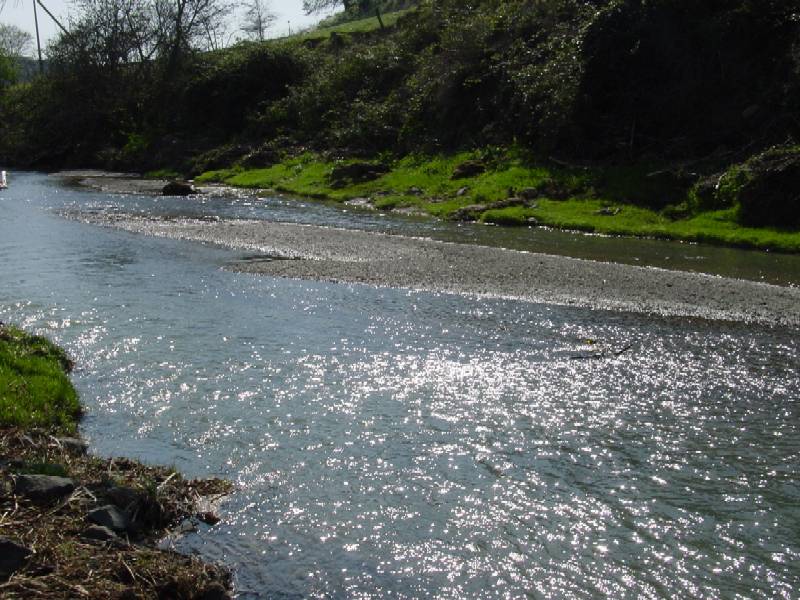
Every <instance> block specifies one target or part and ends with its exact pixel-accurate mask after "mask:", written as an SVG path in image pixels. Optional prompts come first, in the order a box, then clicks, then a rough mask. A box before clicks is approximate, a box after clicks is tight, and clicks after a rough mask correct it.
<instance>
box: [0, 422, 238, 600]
mask: <svg viewBox="0 0 800 600" xmlns="http://www.w3.org/2000/svg"><path fill="white" fill-rule="evenodd" d="M61 468H63V470H64V471H66V473H67V474H68V476H69V477H71V478H72V479H73V480H74V481H75V484H76V489H75V491H74V492H73V493H72V494H71V495H70V496H69V497H66V498H64V499H62V500H60V501H58V502H56V503H54V504H51V505H47V506H39V505H36V504H34V503H32V502H30V501H28V500H27V499H25V498H21V497H19V496H16V495H15V494H14V493H13V491H12V490H13V480H14V477H15V476H16V474H17V473H19V472H31V471H36V470H44V471H54V470H55V471H57V470H60V469H61ZM120 486H123V487H125V488H129V489H131V490H134V491H135V492H136V494H137V498H138V499H139V501H138V502H137V505H136V506H137V508H136V510H135V514H134V516H133V517H132V520H133V521H134V522H135V523H136V525H137V528H136V531H135V533H133V534H129V536H128V537H124V536H123V537H121V538H120V539H119V540H114V541H112V542H99V541H93V540H88V539H86V538H84V537H83V535H82V534H83V532H84V531H85V530H86V528H87V527H88V526H89V523H88V521H87V519H86V515H87V513H88V512H89V511H90V510H92V509H93V508H96V507H98V506H102V505H105V504H112V503H113V499H112V496H110V495H109V492H110V491H111V490H113V489H115V488H119V487H120ZM229 490H230V484H228V483H227V482H223V481H220V480H202V481H188V480H185V479H183V478H182V477H181V476H180V475H179V474H177V473H176V472H174V471H172V470H170V469H166V468H162V467H150V466H146V465H142V464H141V463H138V462H135V461H132V460H128V459H119V458H117V459H107V460H103V459H98V458H95V457H91V456H86V455H83V454H80V453H71V452H70V450H68V449H67V448H66V447H64V446H63V445H62V444H60V443H59V441H58V440H57V439H56V438H55V437H53V436H51V435H50V434H48V433H47V432H45V431H43V430H21V429H9V428H6V429H0V537H5V538H8V539H11V540H14V541H16V542H18V543H21V544H22V545H24V546H26V547H27V548H29V549H31V550H32V551H33V554H32V556H31V557H30V559H29V560H28V562H27V564H26V566H25V567H23V569H21V570H20V571H18V572H17V573H15V574H14V575H12V577H11V578H10V579H9V580H8V581H7V582H5V583H0V597H2V598H175V599H192V598H207V599H210V598H225V597H228V596H227V592H226V590H227V589H229V586H230V581H229V574H228V573H227V571H226V570H225V569H223V568H221V567H218V566H215V565H209V564H205V563H202V562H201V561H199V560H198V559H196V558H194V557H188V556H183V555H180V554H178V553H175V552H171V551H165V550H159V549H157V548H156V547H155V544H156V542H157V541H158V540H159V539H161V538H162V537H164V536H165V535H166V534H167V532H168V531H169V528H170V527H173V526H175V525H177V524H179V523H181V522H183V521H185V520H186V519H195V520H196V519H198V518H206V519H207V518H208V515H199V514H198V510H199V508H198V507H199V506H201V504H205V505H206V506H208V502H209V501H212V502H213V500H214V499H218V498H220V497H221V496H223V495H225V494H226V493H227V492H228V491H229Z"/></svg>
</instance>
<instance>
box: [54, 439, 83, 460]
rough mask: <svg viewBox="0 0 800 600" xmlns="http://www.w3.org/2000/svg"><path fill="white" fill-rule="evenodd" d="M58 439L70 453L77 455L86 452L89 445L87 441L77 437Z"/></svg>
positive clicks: (62, 446)
mask: <svg viewBox="0 0 800 600" xmlns="http://www.w3.org/2000/svg"><path fill="white" fill-rule="evenodd" d="M56 441H57V442H58V445H59V446H61V448H63V449H64V450H65V451H66V452H67V453H68V454H73V455H75V456H80V455H82V454H86V449H87V448H88V447H89V445H88V444H87V443H86V442H84V441H83V440H79V439H77V438H68V437H65V438H57V439H56Z"/></svg>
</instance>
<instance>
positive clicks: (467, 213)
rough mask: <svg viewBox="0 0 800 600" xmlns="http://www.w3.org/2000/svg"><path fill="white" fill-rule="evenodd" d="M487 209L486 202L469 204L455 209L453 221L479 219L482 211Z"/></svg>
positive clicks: (452, 216)
mask: <svg viewBox="0 0 800 600" xmlns="http://www.w3.org/2000/svg"><path fill="white" fill-rule="evenodd" d="M487 209H488V207H487V206H486V205H485V204H469V205H467V206H462V207H461V208H459V209H458V210H455V211H453V213H452V214H451V215H450V218H451V219H452V220H453V221H477V220H478V217H480V216H481V213H482V212H484V211H486V210H487Z"/></svg>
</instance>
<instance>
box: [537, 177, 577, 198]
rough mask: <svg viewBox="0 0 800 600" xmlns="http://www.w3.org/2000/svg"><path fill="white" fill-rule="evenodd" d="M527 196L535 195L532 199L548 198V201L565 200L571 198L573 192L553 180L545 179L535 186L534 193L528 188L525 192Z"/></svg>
mask: <svg viewBox="0 0 800 600" xmlns="http://www.w3.org/2000/svg"><path fill="white" fill-rule="evenodd" d="M525 191H526V192H527V194H528V195H532V194H534V193H535V194H536V195H535V196H534V198H537V197H539V198H541V197H544V198H549V199H550V200H566V199H567V198H569V197H570V196H573V195H574V194H573V190H571V189H569V188H568V187H566V186H565V185H563V184H561V183H559V182H557V181H555V180H553V179H546V180H545V181H543V182H542V183H540V184H539V185H538V186H536V188H535V191H534V189H533V188H528V190H525Z"/></svg>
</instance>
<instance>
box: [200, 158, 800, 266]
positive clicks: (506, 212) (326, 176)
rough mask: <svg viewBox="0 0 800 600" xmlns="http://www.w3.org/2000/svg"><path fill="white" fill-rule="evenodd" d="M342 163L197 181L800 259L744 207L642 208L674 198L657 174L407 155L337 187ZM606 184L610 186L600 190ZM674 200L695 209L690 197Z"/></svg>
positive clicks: (792, 236)
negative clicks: (670, 212)
mask: <svg viewBox="0 0 800 600" xmlns="http://www.w3.org/2000/svg"><path fill="white" fill-rule="evenodd" d="M475 159H484V160H486V162H487V164H488V165H489V168H488V169H487V171H486V172H484V173H482V174H480V175H477V176H475V177H470V178H466V179H458V180H452V179H451V175H452V173H453V170H454V169H455V167H456V166H457V165H459V164H461V163H463V162H464V161H467V160H475ZM337 164H341V163H334V162H332V161H326V160H323V159H321V158H320V157H319V156H317V155H314V154H311V153H307V154H303V155H301V156H298V157H295V158H291V159H288V160H286V161H285V162H283V163H280V164H277V165H274V166H272V167H270V168H266V169H254V170H245V169H241V168H232V169H228V170H222V171H212V172H208V173H204V174H203V175H201V176H200V177H198V178H197V181H198V182H211V181H217V182H222V183H226V184H229V185H233V186H239V187H249V188H265V189H272V190H275V191H279V192H284V193H287V194H291V195H297V196H304V197H310V198H317V199H325V200H331V201H336V202H343V201H346V200H349V199H352V198H370V199H371V201H372V203H373V206H374V207H375V208H377V209H380V210H391V209H395V208H403V207H415V208H418V209H420V210H421V211H424V212H427V213H428V214H430V215H432V216H434V217H439V218H443V219H447V218H449V217H450V216H451V215H452V214H453V213H454V212H455V211H457V210H458V209H459V208H462V207H464V206H468V205H485V206H486V210H484V211H482V212H481V214H480V215H479V217H480V221H481V222H483V223H493V224H498V225H507V226H508V225H512V226H513V225H516V226H525V225H529V224H530V222H531V221H530V220H531V217H533V218H534V219H535V220H536V222H537V223H538V224H540V225H546V226H550V227H555V228H560V229H570V230H579V231H586V232H593V233H602V234H608V235H621V236H635V237H651V238H661V239H674V240H685V241H694V242H706V243H713V244H720V245H729V246H739V247H746V248H758V249H769V250H777V251H782V252H800V232H797V231H779V230H775V229H767V228H749V227H744V226H742V225H740V224H739V223H738V222H737V218H736V217H737V215H736V209H735V208H730V209H726V210H714V211H711V210H707V211H704V212H699V213H694V214H689V215H688V216H686V217H684V218H681V219H671V218H668V217H667V216H666V214H662V213H661V212H659V211H656V210H653V209H649V208H645V207H644V206H642V204H643V203H645V202H644V201H645V200H646V198H647V195H648V194H649V193H653V194H656V193H663V192H664V191H663V190H652V191H651V189H650V187H649V186H652V183H651V181H650V178H647V179H646V180H645V181H644V183H643V184H642V185H637V181H642V180H643V179H644V178H643V176H642V175H641V173H646V172H648V171H649V167H648V168H647V169H643V168H641V167H639V168H631V169H630V170H629V171H627V172H626V171H625V170H624V169H617V170H616V171H614V172H613V173H612V174H611V176H609V170H605V171H602V172H600V171H597V172H591V171H587V170H570V169H565V168H554V167H545V166H543V165H541V164H535V163H532V162H531V161H530V160H529V159H528V158H527V157H525V156H522V155H520V154H519V153H517V152H515V151H514V150H507V151H502V152H501V151H498V150H497V149H495V150H494V151H493V152H487V151H483V152H481V151H473V152H460V153H457V154H452V155H446V156H442V155H440V156H419V155H412V156H407V157H405V158H402V159H400V160H397V161H394V162H393V163H392V164H391V171H390V172H388V173H387V174H386V175H384V176H382V177H380V178H378V179H376V180H374V181H369V182H366V183H357V184H352V185H347V186H345V187H343V188H332V187H331V185H330V174H331V172H332V170H333V169H334V167H335V166H336V165H337ZM640 171H641V173H640ZM604 181H605V182H607V185H606V186H603V185H602V183H598V182H604ZM548 187H549V188H555V189H558V190H562V191H563V190H567V192H568V195H571V197H569V198H568V199H566V200H555V199H552V198H549V197H547V192H546V191H545V192H544V193H543V195H542V197H540V198H539V199H538V200H536V202H535V205H533V206H530V207H526V206H511V207H504V208H496V207H492V206H491V204H492V203H493V202H497V201H502V200H504V199H507V198H508V197H509V196H511V195H514V194H516V193H517V192H519V191H520V190H523V189H525V188H539V189H544V190H547V189H548ZM596 188H599V189H596ZM570 190H572V192H571V194H570V192H569V191H570ZM668 193H669V194H670V195H674V194H675V193H676V192H675V191H674V190H669V191H668ZM686 193H688V192H684V194H686ZM674 200H675V201H676V203H677V201H681V200H682V201H684V203H685V202H686V201H687V198H686V196H684V197H683V198H681V197H675V198H674ZM607 209H611V210H607ZM608 213H611V214H608Z"/></svg>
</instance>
